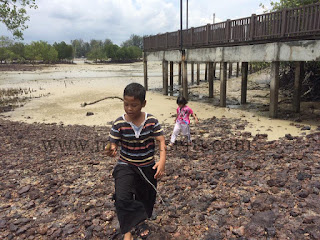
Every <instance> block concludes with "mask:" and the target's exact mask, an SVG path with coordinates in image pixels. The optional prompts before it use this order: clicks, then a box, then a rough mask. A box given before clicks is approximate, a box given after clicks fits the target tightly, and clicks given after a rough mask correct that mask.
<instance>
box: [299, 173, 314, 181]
mask: <svg viewBox="0 0 320 240" xmlns="http://www.w3.org/2000/svg"><path fill="white" fill-rule="evenodd" d="M311 178H312V175H310V174H308V173H305V172H299V173H298V175H297V179H298V180H300V181H303V180H305V179H311Z"/></svg>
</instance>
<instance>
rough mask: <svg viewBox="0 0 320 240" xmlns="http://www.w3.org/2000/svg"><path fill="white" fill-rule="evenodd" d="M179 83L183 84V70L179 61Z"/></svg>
mask: <svg viewBox="0 0 320 240" xmlns="http://www.w3.org/2000/svg"><path fill="white" fill-rule="evenodd" d="M178 75H179V76H178V85H179V86H181V83H182V81H181V80H182V70H181V62H179V74H178Z"/></svg>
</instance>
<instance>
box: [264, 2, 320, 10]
mask: <svg viewBox="0 0 320 240" xmlns="http://www.w3.org/2000/svg"><path fill="white" fill-rule="evenodd" d="M318 2H319V0H280V1H272V0H271V1H270V4H271V7H272V8H271V9H270V12H273V11H278V10H281V9H284V8H295V7H300V6H305V5H308V4H312V3H318ZM260 6H262V7H263V8H264V9H266V8H265V6H264V5H263V4H262V3H260Z"/></svg>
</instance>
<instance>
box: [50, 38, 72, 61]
mask: <svg viewBox="0 0 320 240" xmlns="http://www.w3.org/2000/svg"><path fill="white" fill-rule="evenodd" d="M53 47H54V48H55V49H56V50H57V52H58V58H59V60H60V61H62V60H71V59H72V58H73V47H72V46H71V45H68V44H66V43H65V42H64V41H62V42H61V43H54V44H53Z"/></svg>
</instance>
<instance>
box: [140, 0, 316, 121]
mask: <svg viewBox="0 0 320 240" xmlns="http://www.w3.org/2000/svg"><path fill="white" fill-rule="evenodd" d="M181 38H182V39H181ZM181 40H182V41H181ZM181 43H182V44H181ZM159 60H160V61H162V62H163V93H164V94H166V95H167V94H168V92H169V91H168V88H169V83H168V81H169V79H168V72H169V68H168V66H169V63H170V91H172V89H173V63H174V62H178V63H179V79H181V80H179V83H178V84H179V85H181V86H182V88H183V91H182V93H181V95H183V96H185V97H186V98H187V99H188V96H189V92H188V79H187V63H191V72H192V73H191V76H194V64H196V65H197V84H199V80H198V76H199V71H200V70H199V69H200V67H199V64H200V63H205V64H206V69H207V70H206V74H207V75H208V76H207V77H208V81H209V97H210V98H213V92H214V91H213V79H214V76H215V66H216V63H220V66H221V74H220V106H222V107H225V106H226V94H227V92H226V90H227V89H226V83H227V78H228V66H229V72H232V63H237V69H238V70H237V72H239V70H240V69H241V75H242V78H241V79H242V80H241V81H242V83H241V86H242V87H241V104H245V103H246V102H247V100H246V96H247V80H248V66H249V64H250V62H271V84H270V114H269V115H270V117H272V118H274V117H277V109H278V91H279V66H280V62H281V61H294V62H296V64H295V65H296V71H295V74H296V75H295V80H294V81H295V84H294V86H295V89H294V99H293V109H294V111H295V112H299V111H300V95H301V82H302V80H301V78H302V72H303V64H304V62H305V61H319V60H320V3H317V4H312V5H308V6H304V7H300V8H294V9H285V10H283V11H278V12H272V13H267V14H261V15H255V14H253V15H252V16H250V17H247V18H242V19H235V20H227V21H225V22H222V23H217V24H208V25H206V26H201V27H197V28H190V29H186V30H183V31H182V32H181V31H176V32H171V33H165V34H158V35H155V36H148V37H145V38H144V79H145V81H144V82H145V87H146V88H147V89H148V81H147V79H148V72H147V62H148V61H159ZM240 66H241V67H240ZM229 75H230V74H229ZM180 76H181V77H180ZM191 82H192V84H193V83H194V80H193V79H192V81H191Z"/></svg>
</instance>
